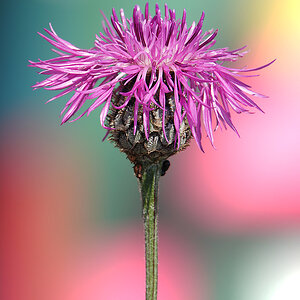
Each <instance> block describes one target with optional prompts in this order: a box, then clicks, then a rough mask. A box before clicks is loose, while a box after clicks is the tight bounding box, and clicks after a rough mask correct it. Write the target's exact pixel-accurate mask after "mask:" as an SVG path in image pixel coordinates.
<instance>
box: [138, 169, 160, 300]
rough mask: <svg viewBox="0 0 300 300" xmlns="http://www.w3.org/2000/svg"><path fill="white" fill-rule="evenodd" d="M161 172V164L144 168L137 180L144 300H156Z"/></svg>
mask: <svg viewBox="0 0 300 300" xmlns="http://www.w3.org/2000/svg"><path fill="white" fill-rule="evenodd" d="M161 170H162V164H161V163H157V164H150V165H147V166H144V167H143V174H142V176H141V177H140V178H139V185H140V192H141V197H142V203H143V220H144V231H145V261H146V300H156V299H157V279H158V182H159V178H160V176H161Z"/></svg>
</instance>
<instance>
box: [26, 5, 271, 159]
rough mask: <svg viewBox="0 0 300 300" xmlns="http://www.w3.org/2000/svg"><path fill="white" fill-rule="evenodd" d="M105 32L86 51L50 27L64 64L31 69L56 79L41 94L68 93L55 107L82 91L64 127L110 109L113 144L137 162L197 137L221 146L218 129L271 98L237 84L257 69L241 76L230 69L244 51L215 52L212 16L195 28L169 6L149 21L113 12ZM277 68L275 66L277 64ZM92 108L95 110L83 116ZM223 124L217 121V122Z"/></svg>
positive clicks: (106, 123) (56, 61) (105, 116)
mask: <svg viewBox="0 0 300 300" xmlns="http://www.w3.org/2000/svg"><path fill="white" fill-rule="evenodd" d="M103 17H104V20H105V22H104V21H103V29H104V33H99V35H96V41H95V46H94V47H93V48H91V49H88V50H85V49H79V48H77V47H75V46H73V45H72V44H71V43H69V42H67V41H65V40H63V39H62V38H60V37H59V36H58V35H57V34H56V33H55V31H54V30H53V28H52V26H51V24H50V30H48V29H45V31H46V32H47V33H48V34H49V35H50V37H51V38H48V37H46V36H44V35H43V34H41V33H39V34H40V35H41V36H42V37H43V38H44V39H45V40H47V41H48V42H49V43H51V44H52V45H53V46H54V47H56V48H57V49H58V50H56V49H53V51H54V52H56V53H57V54H58V57H56V58H53V59H49V60H45V61H42V60H39V61H38V62H31V61H30V63H31V66H33V67H38V68H41V69H43V71H42V72H40V73H41V74H45V75H50V77H48V78H47V79H45V80H43V81H42V82H39V83H37V84H35V85H34V86H33V87H34V88H45V89H49V90H63V91H62V92H60V93H59V94H58V95H56V96H55V97H53V98H52V99H50V100H48V102H49V101H52V100H54V99H57V98H59V97H61V96H63V95H66V94H68V93H72V92H74V94H73V95H72V97H71V98H70V100H69V101H68V102H67V103H66V105H65V107H64V109H63V110H62V112H61V114H62V115H63V118H62V123H65V122H67V121H68V120H70V119H71V118H72V117H74V118H73V121H74V120H77V119H79V118H81V117H82V116H84V115H85V114H87V115H89V114H90V113H91V112H92V111H93V110H94V109H96V108H98V107H99V106H101V105H103V107H102V110H101V113H100V123H101V125H102V126H103V127H104V128H105V129H107V130H108V133H110V135H111V137H110V138H111V140H113V141H114V142H115V144H116V145H117V146H118V147H119V148H120V149H121V151H123V152H125V153H126V154H127V156H128V158H129V159H130V160H131V161H132V162H134V163H136V162H141V161H146V160H149V161H150V162H151V161H152V162H155V161H163V160H165V159H166V158H167V157H169V156H170V155H172V154H174V153H176V152H177V151H178V150H181V149H183V148H185V147H186V146H187V144H188V142H189V140H190V139H191V137H192V136H193V137H194V138H195V140H196V142H197V144H198V145H199V147H200V148H201V149H202V146H201V137H202V135H203V133H205V135H207V136H208V138H209V140H210V141H211V143H212V144H213V130H214V129H215V128H216V127H217V126H218V125H221V126H223V127H224V128H226V126H229V127H231V128H232V129H233V130H234V131H235V132H237V131H236V128H235V127H234V125H233V124H232V121H231V116H230V110H234V111H235V112H237V113H241V112H247V111H248V108H249V107H254V108H257V109H259V110H260V108H259V107H258V106H257V105H256V104H255V103H254V102H253V100H252V99H250V97H249V95H251V96H257V97H264V96H263V95H261V94H258V93H256V92H254V91H252V90H251V89H250V86H248V85H247V84H245V83H243V82H242V81H240V80H239V79H237V77H243V76H253V75H244V74H245V72H250V71H255V70H259V69H261V68H264V67H266V66H268V65H269V64H267V65H264V66H262V67H259V68H256V69H233V68H228V67H226V66H224V65H223V63H224V62H225V61H236V60H237V59H238V58H240V57H242V56H243V55H244V54H245V53H246V52H244V51H243V50H244V48H245V47H243V48H240V49H237V50H233V51H230V50H229V49H228V48H220V49H211V48H212V46H213V45H214V44H215V37H216V35H217V32H218V30H215V31H213V30H210V31H207V32H204V31H202V24H203V20H204V13H202V16H201V18H200V20H199V22H198V23H197V24H196V23H195V22H193V23H192V25H191V26H190V27H189V28H188V27H187V23H186V11H185V10H184V11H183V15H182V18H181V19H178V20H177V19H176V15H175V11H174V10H170V9H168V7H167V5H165V15H164V17H162V15H161V12H160V9H159V7H158V5H156V9H155V15H154V16H153V17H152V16H151V15H150V13H149V9H148V3H147V4H146V7H145V13H144V14H143V13H142V12H141V10H140V8H139V6H135V8H134V10H133V17H132V18H130V19H127V18H125V15H124V11H123V10H122V9H121V11H120V19H119V18H118V16H117V14H116V12H115V10H114V9H113V11H112V16H111V23H110V22H109V20H108V19H107V18H106V16H105V15H104V14H103ZM271 63H272V62H271ZM85 102H88V105H89V106H88V108H87V109H86V110H85V111H83V112H81V113H79V115H78V116H77V115H76V114H77V112H78V111H79V110H80V108H81V107H82V106H83V105H84V104H85ZM214 119H215V120H214Z"/></svg>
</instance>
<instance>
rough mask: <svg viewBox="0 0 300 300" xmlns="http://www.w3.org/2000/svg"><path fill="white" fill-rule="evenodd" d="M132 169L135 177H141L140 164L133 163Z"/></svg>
mask: <svg viewBox="0 0 300 300" xmlns="http://www.w3.org/2000/svg"><path fill="white" fill-rule="evenodd" d="M133 170H134V173H135V176H136V177H137V178H142V165H140V164H136V165H134V167H133Z"/></svg>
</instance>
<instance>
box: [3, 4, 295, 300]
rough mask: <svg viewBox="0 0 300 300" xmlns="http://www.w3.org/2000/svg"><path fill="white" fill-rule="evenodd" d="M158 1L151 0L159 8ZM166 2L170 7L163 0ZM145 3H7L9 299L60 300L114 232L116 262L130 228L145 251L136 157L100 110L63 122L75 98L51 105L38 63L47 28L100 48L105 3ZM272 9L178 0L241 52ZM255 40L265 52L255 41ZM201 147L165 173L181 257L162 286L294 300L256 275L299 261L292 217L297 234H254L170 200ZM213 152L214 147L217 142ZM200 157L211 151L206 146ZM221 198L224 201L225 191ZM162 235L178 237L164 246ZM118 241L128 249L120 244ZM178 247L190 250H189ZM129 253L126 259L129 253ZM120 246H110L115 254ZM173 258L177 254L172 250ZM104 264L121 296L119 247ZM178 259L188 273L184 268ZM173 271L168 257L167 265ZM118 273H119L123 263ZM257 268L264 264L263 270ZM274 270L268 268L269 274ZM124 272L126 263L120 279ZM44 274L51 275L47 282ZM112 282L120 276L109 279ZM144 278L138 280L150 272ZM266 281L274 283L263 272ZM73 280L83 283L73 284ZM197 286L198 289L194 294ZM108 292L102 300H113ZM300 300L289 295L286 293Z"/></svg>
mask: <svg viewBox="0 0 300 300" xmlns="http://www.w3.org/2000/svg"><path fill="white" fill-rule="evenodd" d="M154 3H155V2H150V8H151V12H152V13H153V11H154ZM158 3H159V5H160V7H161V10H163V5H164V2H163V1H158ZM135 4H139V5H140V6H141V7H142V8H143V7H144V4H145V2H144V1H137V2H129V1H126V2H125V1H117V0H114V1H82V0H73V1H71V0H65V1H59V0H42V1H38V0H36V1H28V0H27V1H6V2H4V3H2V5H1V6H2V7H1V12H0V14H1V15H0V16H1V18H0V22H1V23H0V25H1V26H0V32H1V40H2V42H1V57H2V59H1V69H2V72H1V92H2V93H1V112H0V114H1V119H0V134H1V141H2V143H3V144H2V146H3V147H2V150H1V151H2V160H3V162H2V172H1V178H2V183H3V187H4V190H5V191H6V192H5V193H6V194H5V193H4V194H3V200H2V201H3V203H4V209H3V210H2V214H3V218H2V220H3V226H2V228H3V229H4V232H5V234H4V235H3V238H4V242H5V244H4V245H6V246H5V247H4V248H5V249H6V250H5V253H4V256H3V257H4V261H5V268H4V269H2V270H4V271H2V272H3V275H4V277H5V278H6V279H5V281H4V282H5V286H6V289H4V291H2V293H4V294H3V295H2V297H0V298H1V300H59V298H58V297H56V296H55V295H56V294H55V292H56V291H57V290H59V289H60V288H61V287H60V288H58V283H57V282H59V283H60V284H61V285H62V286H68V285H67V284H66V283H65V281H64V279H60V280H58V279H56V278H57V277H59V274H65V273H64V272H66V273H68V272H69V269H68V266H67V265H65V264H66V260H68V259H69V258H70V256H71V257H72V259H74V261H77V262H78V260H80V257H81V256H80V255H78V253H77V252H78V251H79V249H80V251H83V252H84V249H85V247H87V248H88V249H89V247H90V244H93V243H97V245H98V246H97V247H98V248H97V247H96V249H100V250H99V251H100V252H101V251H102V250H103V249H104V248H105V249H106V247H108V246H107V245H110V244H109V243H111V239H115V240H116V241H115V242H114V243H115V244H116V245H118V246H117V247H116V248H118V249H119V250H120V252H118V255H117V257H118V258H120V259H121V258H122V247H125V248H124V249H127V248H126V247H127V246H128V245H127V244H126V243H127V242H126V241H125V242H124V240H123V239H122V238H123V237H124V236H126V237H127V235H126V232H129V235H128V236H130V234H132V235H134V234H135V233H136V230H137V232H138V233H137V236H138V239H137V240H139V241H140V244H139V242H137V245H139V247H142V243H143V240H142V239H143V237H142V235H141V230H142V227H141V226H142V220H141V203H140V200H139V194H138V189H137V182H136V178H135V176H134V174H133V170H132V166H131V165H130V162H129V161H128V160H127V159H126V158H125V156H124V155H123V154H120V153H119V151H118V150H117V149H116V148H114V147H113V146H112V145H111V144H110V143H109V142H108V141H105V142H101V139H102V138H103V136H104V135H105V130H103V129H102V128H101V126H100V123H99V113H100V111H99V110H98V111H94V112H93V113H92V114H91V115H90V116H89V117H88V118H87V117H84V118H82V119H80V120H78V121H76V122H74V123H72V124H65V125H64V126H60V125H59V124H60V118H59V114H60V111H61V110H62V108H63V107H64V103H65V101H66V100H67V99H68V97H64V98H60V99H59V100H56V101H54V102H51V103H49V104H47V105H45V104H44V103H45V102H46V101H47V100H48V99H49V98H51V97H52V96H53V95H54V94H55V92H54V93H53V92H51V91H44V90H36V91H33V90H32V88H31V86H32V85H33V84H35V83H36V82H37V81H40V80H41V75H38V74H37V70H35V69H33V68H29V67H28V66H27V65H28V60H29V59H30V60H33V61H35V60H37V59H38V58H40V59H49V58H51V57H54V53H52V52H51V51H50V48H51V47H50V45H49V44H48V43H47V42H46V41H44V40H43V39H42V38H41V37H39V36H38V34H37V32H38V31H39V32H42V31H43V28H44V27H45V28H48V23H49V22H51V24H52V25H53V27H54V29H55V31H56V32H57V34H58V35H59V36H61V37H62V38H64V39H66V40H68V41H70V42H71V43H73V44H74V45H76V46H78V47H81V48H90V47H92V46H93V41H94V38H95V34H96V33H98V32H99V31H101V30H102V27H101V21H102V16H101V14H100V12H99V10H100V9H101V10H103V11H104V13H105V14H106V15H107V16H110V13H111V8H112V7H114V8H116V10H117V11H118V9H119V8H121V7H122V8H124V10H125V14H126V16H128V17H129V16H130V15H131V13H132V9H133V7H134V5H135ZM261 5H262V6H263V7H262V10H260V9H259V7H260V2H259V1H258V0H255V1H252V2H251V3H250V2H249V1H246V0H242V1H237V0H229V1H220V0H206V1H192V0H186V1H168V6H169V8H174V9H175V10H176V12H177V17H178V18H181V15H182V10H183V8H186V10H187V15H188V23H189V24H191V22H192V21H193V20H195V21H198V19H199V18H200V15H201V12H202V11H205V14H206V18H205V21H204V29H207V30H208V29H211V28H219V29H220V31H219V37H218V41H217V44H216V46H217V47H218V46H219V47H223V45H228V46H229V47H230V48H231V49H234V48H239V47H241V46H243V45H245V44H247V43H248V42H249V39H250V37H251V42H253V41H254V39H253V36H255V33H256V32H259V30H260V26H261V25H263V24H264V20H265V19H264V18H265V17H266V13H267V12H268V11H269V10H271V9H272V1H265V2H263V4H261ZM252 47H253V48H255V45H252ZM250 48H251V47H250ZM270 56H272V55H270ZM253 57H254V54H252V52H250V53H249V56H248V58H247V59H252V58H253ZM269 58H270V57H268V58H267V59H269ZM271 58H272V57H271ZM193 149H195V145H194V144H192V147H191V149H188V150H187V151H185V152H184V153H180V154H179V155H178V157H176V158H174V159H171V169H170V171H169V172H168V173H167V175H166V176H165V177H164V178H162V180H161V190H160V228H161V238H160V242H161V243H162V248H161V251H162V252H164V251H166V252H168V251H169V252H168V254H169V255H170V264H171V265H172V267H173V268H174V269H175V271H174V272H172V274H171V273H170V274H169V273H168V272H167V271H162V273H163V272H166V273H163V274H169V276H170V278H169V279H170V282H171V283H170V284H169V285H167V284H166V282H168V281H167V280H166V279H163V278H164V276H163V275H162V285H164V287H161V289H162V290H163V289H166V292H164V293H165V294H166V295H169V294H171V290H174V291H176V294H177V296H178V295H179V296H178V297H177V298H176V297H175V296H172V298H169V299H172V300H176V299H178V300H180V299H182V300H188V299H189V300H199V299H203V300H283V299H281V298H280V299H279V298H275V297H273V298H271V297H269V296H268V295H265V297H264V296H262V295H261V294H260V293H259V291H260V290H263V288H261V287H259V286H257V281H255V280H254V279H253V278H256V277H257V276H258V275H257V274H267V275H266V276H271V275H272V272H273V273H276V274H277V273H278V274H279V273H280V272H282V271H283V270H285V268H286V266H287V265H288V266H290V265H291V266H292V265H293V264H298V266H299V259H300V257H299V254H297V253H300V251H299V250H300V236H299V222H296V221H295V220H293V224H292V225H293V227H292V229H291V228H290V227H288V230H286V227H284V226H283V227H282V228H279V229H278V228H277V231H276V230H275V232H274V231H273V230H268V229H266V228H264V229H263V230H261V229H260V228H259V227H258V228H256V229H254V230H252V231H247V230H245V231H244V232H237V233H236V232H235V230H233V232H230V231H228V230H224V232H222V230H215V228H213V227H212V228H210V227H209V226H207V227H201V226H198V225H196V224H195V222H193V221H192V220H191V219H190V217H189V215H188V214H186V213H183V212H182V211H181V206H176V204H174V203H172V200H173V199H172V198H171V195H172V197H173V196H174V195H173V194H172V193H171V192H172V190H173V189H175V187H176V185H177V184H178V183H176V182H177V181H176V177H177V176H178V174H182V172H186V173H187V174H188V173H189V171H190V170H189V169H186V170H184V169H183V168H179V166H178V165H176V163H177V162H178V161H180V160H181V161H182V162H183V163H181V166H182V164H184V162H185V161H187V160H188V158H189V157H190V156H191V155H192V154H193V155H194V154H195V151H194V150H193ZM209 151H214V150H212V149H209V147H207V152H209ZM197 155H200V156H201V155H203V154H202V153H201V152H200V151H199V152H198V154H197ZM181 188H182V189H183V190H184V189H185V188H187V187H186V186H185V185H184V184H182V186H181ZM206 195H207V194H206V190H205V188H204V185H203V184H202V183H201V182H200V183H199V190H198V194H197V197H198V198H199V199H201V198H203V197H206ZM210 197H211V196H210ZM174 198H176V196H174ZM73 200H74V201H73ZM211 200H212V201H215V199H214V198H212V199H211ZM177 201H178V199H177ZM179 201H186V199H179ZM217 221H218V220H216V222H217ZM253 223H255V220H254V221H253ZM295 224H296V225H295ZM270 227H272V225H270ZM279 227H280V226H279ZM124 232H125V233H124ZM278 232H279V233H278ZM163 239H165V240H168V239H170V241H169V240H168V241H167V242H165V243H166V244H164V242H163V241H162V240H163ZM118 240H120V241H121V242H120V243H121V244H118ZM134 242H136V241H134ZM128 243H129V242H128ZM165 245H166V246H165ZM128 247H129V246H128ZM177 248H178V249H180V250H178V251H179V252H180V253H179V254H178V253H177V252H176V251H177ZM82 249H83V250H82ZM101 249H102V250H101ZM130 249H131V248H130ZM139 249H140V248H139ZM141 249H142V248H141ZM165 249H167V250H165ZM289 249H290V250H291V251H292V252H291V253H292V254H290V252H289ZM115 250H116V249H114V251H115ZM103 251H104V250H103ZM126 251H127V250H124V253H125V254H124V260H125V261H126V260H129V258H128V259H127V256H126V253H127V252H126ZM100 252H99V253H100ZM104 252H105V251H104ZM109 252H110V250H107V251H106V252H105V253H106V254H107V253H109ZM129 252H131V250H130V251H129ZM173 252H174V253H175V254H174V255H175V256H174V257H173V256H172V255H173ZM274 252H275V254H274ZM87 253H88V254H83V257H84V258H83V259H82V260H85V259H86V258H87V257H88V256H89V252H87ZM101 253H102V252H101ZM176 253H177V254H176ZM282 253H283V254H282ZM270 254H272V255H273V254H274V255H275V256H272V257H273V259H274V260H272V259H271V258H270ZM128 255H129V254H128ZM283 255H285V256H284V257H286V256H290V257H291V261H289V262H288V263H287V264H286V265H284V266H281V265H277V264H274V262H278V261H280V259H281V257H282V256H283ZM163 257H167V258H168V255H166V256H163ZM141 258H142V257H141ZM101 259H102V260H101V264H100V265H99V269H101V266H105V268H107V271H105V273H104V275H103V277H101V278H100V279H99V286H101V289H104V287H103V286H102V285H110V286H111V291H112V292H113V291H114V292H115V290H117V289H118V288H117V287H118V286H121V283H120V282H121V280H120V282H119V281H118V278H119V277H118V278H115V277H114V276H112V278H113V279H112V280H111V281H110V282H108V281H105V280H104V279H103V278H105V275H107V274H110V273H109V272H110V271H111V270H110V269H109V267H110V266H112V265H113V266H115V263H116V262H115V261H110V259H112V258H111V256H109V255H108V254H107V256H105V254H103V256H102V257H101ZM177 259H178V260H177ZM105 260H108V264H105ZM179 260H180V266H183V269H182V270H181V269H180V267H178V268H177V265H176V263H177V262H179ZM74 261H73V262H74ZM11 262H15V263H11ZM117 262H118V260H117ZM70 264H71V265H72V261H71V262H70ZM164 266H165V265H164V263H163V262H161V264H160V267H161V268H162V270H164ZM103 268H104V267H103ZM116 268H117V270H118V265H117V267H116ZM132 268H133V269H132V270H127V269H126V272H128V273H126V274H124V276H123V275H120V277H121V278H126V277H127V276H129V278H131V277H130V275H129V273H130V272H132V273H134V264H133V267H132ZM185 268H186V269H185ZM166 269H168V268H166ZM70 270H73V269H72V268H70ZM105 270H106V269H105ZM189 270H190V272H189ZM257 270H260V271H259V272H258V273H256V272H257ZM264 270H269V271H268V272H267V273H264V272H263V271H264ZM298 271H299V270H298V269H297V272H298ZM5 272H6V273H5ZM122 272H123V269H122V268H121V267H120V271H119V272H117V271H116V274H117V273H118V274H120V273H121V274H123V273H122ZM124 272H125V271H124ZM70 273H71V271H70ZM41 274H42V275H41ZM82 274H84V272H83V273H82ZM297 274H298V273H297ZM43 276H44V277H45V279H42V278H43ZM70 276H71V275H70ZM82 276H83V277H84V275H82ZM180 276H181V277H180ZM189 276H190V277H189ZM248 276H249V278H248ZM259 276H262V275H259ZM83 277H82V278H83ZM183 277H185V278H184V280H185V281H184V282H188V283H189V284H187V285H186V288H185V287H182V288H180V284H182V285H184V284H185V283H183ZM59 278H60V277H59ZM70 278H72V276H71V277H70ZM79 278H80V276H79ZM86 278H89V277H88V276H87V277H86ZM107 278H111V277H109V275H107ZM133 278H135V279H137V280H138V278H139V276H136V277H134V276H133ZM270 278H271V277H270ZM297 278H298V277H297ZM299 278H300V277H299ZM252 279H253V281H251V280H252ZM55 280H58V281H55ZM86 280H87V281H86V282H85V284H87V286H89V283H88V281H89V280H88V279H86ZM107 280H108V279H107ZM261 280H262V281H263V282H265V284H268V281H264V280H266V279H265V278H263V276H262V279H261ZM52 281H53V282H54V283H53V282H52ZM71 281H72V280H71ZM74 282H75V283H74V285H77V286H78V285H79V286H80V282H83V281H81V280H80V279H78V281H74ZM137 282H139V283H140V281H137ZM141 282H142V283H143V281H141ZM139 283H137V286H138V285H139ZM247 284H248V286H247ZM91 285H92V284H91ZM262 285H263V284H262ZM270 285H271V286H272V284H271V283H270ZM70 286H71V288H70V289H72V283H71V284H70ZM95 286H97V284H95ZM11 287H12V288H11ZM13 287H16V290H19V291H20V294H18V291H15V290H14V288H13ZM94 288H95V287H94ZM120 289H121V290H122V289H124V291H125V292H124V294H121V296H119V297H120V298H119V299H120V300H121V299H131V300H134V299H139V298H137V297H135V296H132V298H128V297H129V296H128V295H127V294H126V291H127V290H126V287H123V286H122V288H120ZM137 289H138V287H137ZM141 289H143V286H141ZM168 289H169V290H168ZM49 290H51V292H49ZM66 290H68V288H66ZM95 290H96V292H95V294H97V289H96V288H95ZM187 290H189V292H190V293H191V294H190V296H187V298H185V296H184V295H187V294H186V293H187ZM203 290H205V292H204V293H203ZM177 291H178V292H177ZM253 291H256V292H253ZM179 292H181V293H182V294H179ZM0 293H1V292H0ZM74 293H75V292H74ZM99 293H100V294H101V292H99ZM161 293H163V292H161ZM168 293H169V294H168ZM247 293H248V294H247ZM251 293H252V294H251ZM100 294H99V295H100ZM133 294H134V293H133ZM0 295H1V294H0ZM101 295H102V294H101ZM122 295H123V297H124V298H122ZM180 295H182V296H180ZM203 295H204V296H203ZM258 295H260V296H258ZM298 295H299V294H298ZM78 297H79V296H78ZM101 297H102V296H99V298H97V299H100V300H101V299H104V300H109V298H101ZM259 297H260V298H259ZM268 297H269V298H268ZM76 299H77V298H76V297H75V296H69V298H68V297H64V300H76ZM78 299H80V298H78ZM81 299H86V300H90V299H96V297H95V298H91V297H90V298H89V296H86V297H85V298H81ZM161 299H164V300H165V299H167V300H169V299H168V298H161ZM294 299H296V298H292V297H290V298H286V299H285V300H294ZM297 299H298V298H297Z"/></svg>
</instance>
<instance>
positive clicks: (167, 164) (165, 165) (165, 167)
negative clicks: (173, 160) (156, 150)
mask: <svg viewBox="0 0 300 300" xmlns="http://www.w3.org/2000/svg"><path fill="white" fill-rule="evenodd" d="M170 165H171V164H170V162H169V161H168V160H164V161H163V163H162V166H161V173H160V175H161V176H164V175H165V174H166V172H167V171H168V169H169V168H170Z"/></svg>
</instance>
